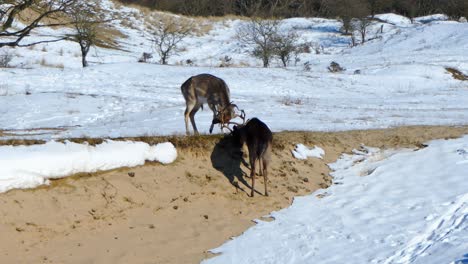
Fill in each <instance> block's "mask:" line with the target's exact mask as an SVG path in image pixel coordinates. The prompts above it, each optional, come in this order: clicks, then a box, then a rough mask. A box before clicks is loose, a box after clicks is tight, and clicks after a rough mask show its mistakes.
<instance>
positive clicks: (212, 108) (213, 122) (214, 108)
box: [208, 104, 219, 134]
mask: <svg viewBox="0 0 468 264" xmlns="http://www.w3.org/2000/svg"><path fill="white" fill-rule="evenodd" d="M208 106H209V107H210V109H211V111H213V120H212V121H211V126H210V134H211V132H213V127H214V125H215V124H217V123H219V122H217V121H218V118H217V117H216V106H215V105H214V104H208Z"/></svg>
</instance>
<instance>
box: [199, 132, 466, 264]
mask: <svg viewBox="0 0 468 264" xmlns="http://www.w3.org/2000/svg"><path fill="white" fill-rule="evenodd" d="M467 144H468V136H465V137H463V138H460V139H453V140H436V141H432V142H429V143H428V147H426V148H424V149H420V150H418V151H414V150H410V149H405V150H398V151H397V150H387V151H382V150H379V149H374V148H366V147H363V148H361V149H360V150H356V151H354V154H353V155H349V154H346V155H343V156H342V157H341V158H340V159H339V160H338V161H337V162H335V163H333V164H330V167H331V168H332V169H334V170H335V171H334V172H333V173H332V176H333V178H334V184H333V185H332V186H331V187H330V188H328V189H327V190H319V191H317V192H315V193H313V194H312V195H309V196H303V197H296V198H295V199H294V202H293V204H292V205H291V206H290V207H289V208H286V209H283V210H280V211H276V212H272V213H271V214H270V216H271V217H273V218H274V219H275V220H274V221H271V222H266V221H259V222H258V224H257V225H255V226H253V227H251V228H250V229H248V230H247V231H246V232H245V233H244V234H242V235H241V236H239V237H236V238H234V239H233V240H230V241H228V242H226V243H225V244H224V245H222V246H220V247H219V248H216V249H213V250H211V252H213V253H215V254H220V255H218V256H216V257H214V258H211V259H207V260H205V261H203V263H204V264H208V263H210V264H213V263H223V264H224V263H236V264H247V263H249V264H257V263H270V264H273V263H288V264H293V263H350V262H351V263H425V264H438V263H465V262H462V261H463V260H460V258H462V256H464V257H463V258H466V256H467V255H466V241H468V222H467V221H466V219H467V218H468V182H467V181H466V172H467V171H468V163H467V164H459V162H460V161H463V160H466V159H465V158H464V156H463V155H464V154H465V152H463V151H457V150H460V149H465V147H466V145H467ZM362 171H372V175H369V176H367V177H361V176H362V175H361V174H362ZM338 182H339V184H337V183H338ZM325 191H326V193H327V194H328V195H327V196H325V197H324V198H322V199H319V198H317V197H316V196H317V195H318V194H323V193H324V192H325ZM253 248H255V250H252V249H253Z"/></svg>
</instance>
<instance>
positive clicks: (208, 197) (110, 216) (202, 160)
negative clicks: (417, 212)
mask: <svg viewBox="0 0 468 264" xmlns="http://www.w3.org/2000/svg"><path fill="white" fill-rule="evenodd" d="M467 133H468V127H459V128H454V127H450V128H449V127H406V128H396V129H388V130H367V131H349V132H334V133H324V132H320V133H316V132H283V133H278V134H275V143H274V160H273V168H272V173H271V177H270V182H269V186H270V197H264V196H262V195H260V194H261V193H263V181H262V179H261V178H259V180H258V181H257V183H256V190H257V191H259V193H258V194H257V196H256V197H255V198H253V199H252V198H250V197H248V196H247V194H246V193H245V192H244V191H246V190H247V189H248V188H247V187H246V186H245V184H244V183H243V180H242V179H244V180H246V183H247V184H248V183H250V180H249V179H248V178H245V177H242V176H241V175H242V173H245V172H248V169H247V168H246V167H245V166H244V165H242V164H241V160H240V159H239V158H236V155H234V154H233V153H234V149H232V148H231V145H230V142H229V141H228V140H220V139H219V138H217V137H212V138H209V139H208V140H206V142H205V143H204V144H203V145H199V146H197V147H193V146H190V144H186V143H187V142H186V141H184V139H182V140H179V141H178V142H175V144H176V147H177V148H178V150H179V155H180V157H179V159H178V161H176V162H175V163H174V164H171V165H168V166H163V165H159V164H156V163H154V164H147V165H145V166H141V167H137V168H126V169H119V170H114V171H110V172H105V173H98V174H92V175H76V176H74V177H70V178H66V179H62V180H58V181H55V182H53V184H52V186H51V187H42V188H38V189H35V190H15V191H10V192H8V193H4V194H0V204H1V207H0V215H1V218H0V232H1V233H2V236H1V237H0V260H2V261H1V262H2V263H198V262H199V261H200V260H201V259H203V258H205V257H209V254H208V253H206V250H208V249H210V248H214V247H216V246H218V245H220V244H221V243H222V242H224V241H225V240H226V239H229V237H231V236H235V235H238V234H240V233H241V232H242V231H243V230H245V229H246V228H247V227H248V226H250V225H252V224H253V223H252V222H251V220H252V219H255V218H259V217H261V216H262V215H266V214H268V213H269V212H271V211H272V210H277V209H279V208H283V207H286V206H288V204H290V202H291V199H292V197H294V196H296V195H303V194H307V193H310V192H312V191H314V190H316V189H318V188H320V187H326V186H328V184H330V179H329V177H328V176H327V175H328V167H327V166H326V163H329V162H333V161H335V160H336V159H337V157H338V156H339V154H341V153H343V152H348V151H350V150H351V149H352V148H356V147H358V146H359V145H360V144H361V143H364V144H366V145H368V146H374V147H383V148H390V147H423V145H422V143H423V142H425V141H427V140H430V139H436V138H448V137H458V136H460V135H462V134H467ZM184 143H185V145H184ZM296 143H304V144H307V145H309V146H312V145H314V144H316V145H318V146H320V147H322V148H324V149H325V152H326V155H325V158H324V160H323V161H322V160H317V159H309V160H307V161H299V160H295V159H293V158H292V156H291V154H290V150H291V149H292V148H293V146H294V144H296ZM129 172H133V173H134V174H131V173H130V174H129ZM132 176H133V177H132ZM230 179H234V181H233V182H234V183H236V182H237V183H238V184H237V185H238V186H239V187H240V188H236V187H235V186H234V185H236V184H234V185H233V184H231V183H230ZM311 217H313V216H311Z"/></svg>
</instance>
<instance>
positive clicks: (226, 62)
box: [219, 55, 232, 67]
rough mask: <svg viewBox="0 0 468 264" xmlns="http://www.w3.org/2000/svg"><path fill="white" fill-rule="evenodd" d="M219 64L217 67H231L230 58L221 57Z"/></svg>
mask: <svg viewBox="0 0 468 264" xmlns="http://www.w3.org/2000/svg"><path fill="white" fill-rule="evenodd" d="M220 60H221V63H220V64H219V67H230V66H232V58H231V57H229V56H228V55H226V56H224V57H222V58H221V59H220Z"/></svg>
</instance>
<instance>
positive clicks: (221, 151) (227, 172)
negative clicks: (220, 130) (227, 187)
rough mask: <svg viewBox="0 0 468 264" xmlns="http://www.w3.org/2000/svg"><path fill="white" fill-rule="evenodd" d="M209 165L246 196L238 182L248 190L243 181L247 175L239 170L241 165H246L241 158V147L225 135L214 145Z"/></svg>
mask: <svg viewBox="0 0 468 264" xmlns="http://www.w3.org/2000/svg"><path fill="white" fill-rule="evenodd" d="M211 164H212V165H213V168H215V169H216V170H218V171H220V172H222V173H223V175H224V176H225V177H226V178H227V179H228V180H229V182H230V183H231V184H232V185H233V186H234V187H236V189H238V190H239V189H240V190H241V191H243V192H245V193H246V194H247V192H246V191H245V190H244V188H242V187H241V186H240V185H239V182H240V183H242V184H243V185H244V186H246V187H247V188H248V189H250V185H249V184H248V183H247V182H246V181H245V179H244V176H246V175H247V174H246V173H245V172H244V171H243V170H242V169H241V164H244V165H245V166H248V165H247V162H246V161H245V160H244V158H243V157H242V149H241V146H239V144H238V143H236V142H235V140H234V138H233V137H232V136H229V135H227V136H225V137H223V138H222V139H221V140H220V141H219V142H218V143H216V145H215V147H214V149H213V152H212V153H211Z"/></svg>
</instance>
